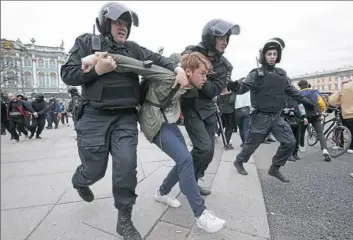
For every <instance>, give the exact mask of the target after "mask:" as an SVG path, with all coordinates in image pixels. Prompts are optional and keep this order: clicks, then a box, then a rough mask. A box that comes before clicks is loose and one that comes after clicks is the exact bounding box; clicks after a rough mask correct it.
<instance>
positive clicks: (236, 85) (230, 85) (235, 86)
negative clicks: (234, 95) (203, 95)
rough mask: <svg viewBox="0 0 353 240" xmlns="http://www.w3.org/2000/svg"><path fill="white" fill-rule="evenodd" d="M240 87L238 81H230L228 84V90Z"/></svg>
mask: <svg viewBox="0 0 353 240" xmlns="http://www.w3.org/2000/svg"><path fill="white" fill-rule="evenodd" d="M238 88H239V82H238V81H234V82H231V81H229V82H228V84H227V89H228V91H229V90H233V91H236V90H238Z"/></svg>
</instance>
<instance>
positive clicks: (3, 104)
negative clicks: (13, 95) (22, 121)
mask: <svg viewBox="0 0 353 240" xmlns="http://www.w3.org/2000/svg"><path fill="white" fill-rule="evenodd" d="M6 129H7V131H9V132H10V128H9V120H8V118H7V105H6V102H5V101H4V100H3V98H2V96H1V135H6Z"/></svg>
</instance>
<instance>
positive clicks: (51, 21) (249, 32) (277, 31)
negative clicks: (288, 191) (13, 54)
mask: <svg viewBox="0 0 353 240" xmlns="http://www.w3.org/2000/svg"><path fill="white" fill-rule="evenodd" d="M104 3H105V2H104V1H96V2H91V1H82V2H75V1H63V2H60V1H56V2H51V1H47V2H35V1H28V2H19V1H8V2H7V1H1V38H7V39H12V40H16V39H17V38H20V39H21V40H22V42H24V43H29V42H30V39H31V38H32V37H33V38H35V39H36V44H39V45H51V46H59V45H60V43H61V40H64V42H65V51H68V50H69V49H70V48H71V47H72V46H73V43H74V40H75V38H76V37H77V36H79V35H80V34H82V33H85V32H92V29H93V24H94V22H95V18H96V16H97V14H98V11H99V9H100V7H101V6H102V5H103V4H104ZM124 4H125V5H126V6H128V7H129V8H131V9H132V10H133V11H135V12H136V13H137V14H138V16H139V19H140V26H139V27H138V28H135V27H133V29H132V32H131V35H130V39H131V40H134V41H136V42H137V43H139V44H140V45H141V46H144V47H147V48H149V49H151V50H153V51H157V48H158V47H159V46H164V48H165V55H167V56H169V55H170V54H171V53H173V52H181V51H182V50H183V49H184V48H185V47H186V46H187V45H192V44H197V43H198V42H199V41H200V38H201V30H202V28H203V26H204V25H205V24H206V22H207V21H209V20H211V19H213V18H222V19H225V20H228V21H231V22H233V23H237V24H239V25H240V26H241V33H240V35H238V36H232V37H231V40H230V43H229V46H228V48H227V49H226V51H227V52H226V55H225V56H226V57H227V58H228V59H229V60H230V62H231V63H232V64H233V67H234V70H233V78H235V79H237V78H240V77H242V76H245V75H246V74H247V73H248V72H249V71H250V70H251V69H252V68H254V67H256V62H255V56H257V54H258V50H259V48H260V47H261V46H262V45H263V43H264V42H265V41H266V40H267V39H269V38H271V37H280V38H282V39H283V40H284V41H285V43H286V48H285V49H284V52H283V59H282V60H283V61H282V62H281V64H280V65H279V66H281V67H283V68H284V69H286V70H287V72H288V74H289V75H290V76H293V75H298V74H304V73H306V72H315V71H321V70H323V69H331V68H338V67H341V66H344V65H349V64H352V65H353V24H352V22H353V21H352V19H353V12H352V9H353V2H348V1H347V2H320V1H315V2H307V1H301V2H292V1H290V2H277V1H276V2H262V1H261V2H254V1H248V2H238V1H233V2H231V1H227V2H221V1H210V2H201V1H197V2H190V1H181V2H177V1H174V2H169V1H168V2H167V1H165V2H153V1H141V2H139V1H132V2H124Z"/></svg>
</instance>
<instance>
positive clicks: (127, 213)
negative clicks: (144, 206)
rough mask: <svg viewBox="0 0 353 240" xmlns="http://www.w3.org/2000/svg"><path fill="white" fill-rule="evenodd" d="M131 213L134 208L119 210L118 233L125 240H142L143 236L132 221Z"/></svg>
mask: <svg viewBox="0 0 353 240" xmlns="http://www.w3.org/2000/svg"><path fill="white" fill-rule="evenodd" d="M131 213H132V207H128V208H126V209H124V210H119V214H118V223H117V225H116V232H117V233H118V234H119V235H120V236H122V237H123V238H124V240H142V237H141V234H140V233H139V232H138V231H137V229H136V228H135V227H134V224H133V223H132V221H131Z"/></svg>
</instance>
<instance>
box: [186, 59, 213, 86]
mask: <svg viewBox="0 0 353 240" xmlns="http://www.w3.org/2000/svg"><path fill="white" fill-rule="evenodd" d="M207 73H208V71H207V69H206V66H205V65H204V64H200V67H199V68H198V69H195V71H193V72H192V71H191V70H190V69H189V68H187V69H186V75H187V76H188V79H189V83H190V84H191V85H193V86H194V87H196V88H197V89H201V88H202V86H203V85H204V84H205V82H206V80H207Z"/></svg>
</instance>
